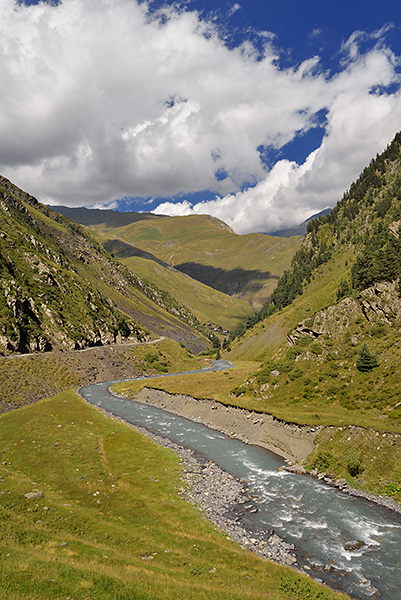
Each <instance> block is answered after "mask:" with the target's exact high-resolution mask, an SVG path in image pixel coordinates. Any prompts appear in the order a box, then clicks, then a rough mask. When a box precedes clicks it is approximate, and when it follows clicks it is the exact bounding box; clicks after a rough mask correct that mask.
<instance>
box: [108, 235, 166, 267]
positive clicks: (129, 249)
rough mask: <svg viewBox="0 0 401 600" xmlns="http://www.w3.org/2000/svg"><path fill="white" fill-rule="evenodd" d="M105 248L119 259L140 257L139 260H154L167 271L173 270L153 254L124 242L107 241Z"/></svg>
mask: <svg viewBox="0 0 401 600" xmlns="http://www.w3.org/2000/svg"><path fill="white" fill-rule="evenodd" d="M103 248H104V249H105V250H107V252H110V254H113V255H114V256H116V257H117V258H129V257H130V256H138V257H139V258H146V259H147V260H153V261H154V262H156V263H157V264H158V265H162V266H163V267H166V268H167V269H171V267H170V265H168V264H167V263H165V262H164V261H162V260H160V259H159V258H157V256H155V255H154V254H152V253H151V252H146V250H141V249H140V248H137V247H136V246H132V244H127V242H123V241H122V240H117V239H116V240H106V242H104V244H103Z"/></svg>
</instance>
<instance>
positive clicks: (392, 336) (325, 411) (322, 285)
mask: <svg viewBox="0 0 401 600" xmlns="http://www.w3.org/2000/svg"><path fill="white" fill-rule="evenodd" d="M400 277H401V134H397V136H396V137H395V139H394V140H393V142H392V143H391V144H390V146H389V147H388V148H387V150H386V151H385V152H384V153H383V154H382V155H381V156H378V157H376V159H374V160H372V162H371V164H370V165H369V167H367V168H366V169H365V170H364V171H363V173H362V174H361V176H360V177H359V179H358V180H357V181H356V182H355V183H354V184H352V185H351V187H350V189H349V191H347V192H346V193H345V194H344V196H343V198H342V200H341V201H340V202H339V203H338V205H337V206H336V207H335V208H334V210H333V211H332V213H331V214H330V215H327V216H324V217H321V218H320V219H318V220H315V221H312V222H311V223H310V224H309V226H308V233H307V236H306V238H305V241H304V243H303V245H302V247H301V249H299V250H298V252H297V253H296V254H295V255H294V258H293V262H292V267H291V269H289V270H288V271H287V272H286V273H285V274H284V276H283V278H282V279H281V280H280V282H279V284H278V285H277V287H276V290H275V291H274V293H273V295H272V297H271V299H270V300H269V302H268V304H267V305H266V306H265V308H264V310H263V313H262V316H263V317H264V318H261V319H260V321H259V322H258V323H257V324H256V325H255V326H254V327H253V328H252V329H249V330H248V331H247V332H245V333H244V334H243V335H242V336H241V337H240V338H239V339H237V340H236V341H235V343H234V344H233V345H232V349H231V352H230V354H229V356H230V358H234V359H239V358H242V359H245V358H246V359H254V360H255V359H257V360H259V361H261V368H260V370H259V371H258V372H257V373H255V374H254V375H253V376H252V377H250V378H249V379H248V380H247V381H245V382H244V383H243V385H241V386H239V387H238V388H237V389H236V390H234V391H233V396H236V397H238V398H241V402H242V404H244V403H245V404H249V405H252V407H254V408H255V407H258V408H259V410H263V411H267V412H270V413H272V414H274V415H276V416H277V417H280V418H283V419H285V420H288V421H296V422H299V423H307V424H310V425H312V426H314V427H316V431H320V433H319V438H318V440H317V441H319V442H320V445H319V451H318V452H317V453H316V455H315V456H314V457H311V459H310V460H311V464H312V465H314V466H316V467H317V468H319V469H325V470H329V471H330V472H333V473H336V474H337V475H342V476H343V475H345V476H347V477H348V478H350V479H351V480H352V483H353V484H354V485H357V486H358V485H362V486H365V487H367V488H368V489H371V490H374V491H375V492H379V493H388V494H391V495H394V496H395V497H396V498H398V499H399V500H401V460H400V459H401V435H400V434H401V407H400V398H401V380H400V377H399V372H400V371H399V365H400V362H401V344H400V339H399V332H400V328H401V297H400Z"/></svg>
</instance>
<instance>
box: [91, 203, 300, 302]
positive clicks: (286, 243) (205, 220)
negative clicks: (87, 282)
mask: <svg viewBox="0 0 401 600" xmlns="http://www.w3.org/2000/svg"><path fill="white" fill-rule="evenodd" d="M90 229H91V231H92V233H93V234H94V235H95V237H97V238H98V239H99V240H100V241H102V242H105V241H106V240H110V239H121V240H123V241H125V242H127V243H129V244H132V245H133V246H136V247H138V248H141V249H142V250H146V251H147V252H150V253H152V254H154V255H155V256H156V257H157V258H159V259H161V260H163V261H164V262H166V263H168V264H170V265H172V266H176V265H180V264H184V263H195V264H199V265H201V266H207V267H213V268H215V269H216V278H221V277H222V279H221V281H226V278H227V274H230V275H229V279H230V282H231V283H233V284H239V285H242V284H243V279H244V275H246V276H250V278H251V279H250V281H249V284H248V285H247V286H246V288H245V290H243V291H242V292H241V296H242V297H243V299H244V300H247V301H249V302H251V303H252V304H253V305H254V306H255V308H258V309H259V308H261V306H262V304H263V303H264V302H265V301H266V299H267V297H268V296H269V295H270V294H271V292H272V291H273V289H274V288H275V286H276V284H277V280H278V278H279V277H280V276H281V275H282V273H283V272H284V270H285V269H287V268H289V266H290V264H291V259H292V256H293V254H294V252H295V251H296V250H297V249H298V247H299V246H300V243H301V240H302V238H301V237H300V236H294V237H292V238H279V237H272V236H267V235H263V234H259V233H251V234H247V235H238V234H236V233H234V232H233V231H232V230H231V229H230V228H229V227H227V225H226V224H225V223H223V222H222V221H220V220H218V219H215V218H213V217H210V216H208V215H190V216H186V217H169V218H164V219H158V218H155V219H147V220H146V221H137V222H135V223H130V224H129V225H126V226H124V227H113V226H109V225H108V224H107V223H105V224H100V225H96V226H92V227H91V228H90ZM224 272H225V273H224ZM251 273H253V276H251ZM156 283H157V282H156Z"/></svg>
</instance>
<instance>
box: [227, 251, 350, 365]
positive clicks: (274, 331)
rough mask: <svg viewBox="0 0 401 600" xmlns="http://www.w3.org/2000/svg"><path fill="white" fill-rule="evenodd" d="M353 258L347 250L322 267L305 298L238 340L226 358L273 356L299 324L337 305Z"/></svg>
mask: <svg viewBox="0 0 401 600" xmlns="http://www.w3.org/2000/svg"><path fill="white" fill-rule="evenodd" d="M354 256H355V255H354V252H353V250H350V249H345V250H343V251H342V252H340V253H339V254H338V255H336V257H335V258H333V259H332V260H330V261H329V262H327V263H325V264H323V265H321V266H320V267H319V268H318V269H317V271H316V273H315V276H314V278H313V279H312V280H311V282H310V283H309V284H308V285H306V286H305V289H304V292H303V294H302V296H298V297H297V298H296V299H295V300H294V302H293V303H292V304H290V305H289V306H287V307H286V308H284V309H283V310H281V311H280V312H279V313H275V314H273V315H271V316H270V317H268V318H267V319H264V320H263V321H261V322H260V323H258V324H257V325H256V326H255V327H254V328H252V329H251V330H249V331H248V332H246V333H245V334H244V335H243V336H241V337H240V338H238V339H237V340H235V342H234V343H233V344H232V348H231V353H230V355H228V354H227V357H229V356H230V357H232V358H234V359H242V360H259V361H262V360H264V359H265V358H267V357H271V356H273V355H274V354H275V352H276V351H277V350H278V348H279V347H280V346H282V345H283V344H285V342H286V338H287V333H289V332H290V331H291V330H292V329H293V328H294V327H296V326H297V324H298V323H299V322H301V321H303V320H304V319H306V318H308V317H313V315H314V314H315V313H316V312H318V311H319V310H322V309H324V308H326V307H328V306H330V305H332V304H335V303H336V292H337V289H338V286H339V284H340V281H341V279H345V278H347V277H348V276H349V272H350V267H351V264H350V263H351V261H352V260H353V258H354ZM347 263H348V264H347Z"/></svg>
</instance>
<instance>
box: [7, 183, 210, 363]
mask: <svg viewBox="0 0 401 600" xmlns="http://www.w3.org/2000/svg"><path fill="white" fill-rule="evenodd" d="M0 270H1V293H0V351H1V352H2V353H7V352H22V353H24V352H25V353H26V352H31V351H43V350H45V351H46V350H50V349H53V348H58V347H60V348H62V347H66V348H70V349H74V348H75V349H79V348H83V347H86V346H93V345H102V344H108V343H113V342H118V341H121V340H123V339H130V340H135V339H144V338H145V330H144V327H146V328H147V329H148V330H150V331H153V332H154V333H155V334H158V335H166V336H170V337H172V338H174V339H177V340H179V341H181V342H183V343H185V344H187V345H188V346H189V347H192V348H193V349H194V350H197V351H199V350H202V349H204V348H205V347H206V344H207V342H206V340H205V338H202V336H201V335H200V334H199V333H197V332H196V331H195V330H196V329H197V330H198V331H201V326H200V323H199V322H198V321H197V319H196V318H195V317H194V315H193V314H192V313H191V312H190V311H189V310H188V309H186V308H185V307H184V306H182V305H181V304H180V303H179V302H177V301H176V300H175V299H174V298H172V297H171V296H170V295H169V294H167V293H166V292H163V291H161V290H159V289H157V288H156V287H155V286H151V285H149V284H145V283H143V282H142V281H141V280H140V279H139V278H138V277H137V276H136V275H135V274H134V273H132V272H131V271H129V270H128V269H127V268H125V267H123V266H121V265H120V264H119V263H118V261H117V260H115V259H114V258H113V257H111V256H110V255H109V254H108V253H107V252H106V251H105V250H103V248H102V247H101V246H100V245H99V244H98V243H97V242H95V241H94V240H93V239H92V237H91V236H90V235H89V234H88V233H87V232H86V231H85V230H84V229H83V228H82V227H80V226H78V225H77V224H76V223H74V222H72V221H70V220H69V219H66V218H65V217H62V216H61V215H59V214H57V213H54V212H53V211H52V210H50V209H49V208H48V207H45V206H43V205H41V204H40V203H39V202H37V200H36V199H35V198H33V197H32V196H30V195H29V194H27V193H25V192H23V191H22V190H20V189H18V188H17V187H16V186H14V185H13V184H12V183H10V182H9V181H8V180H7V179H5V178H3V177H0Z"/></svg>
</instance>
